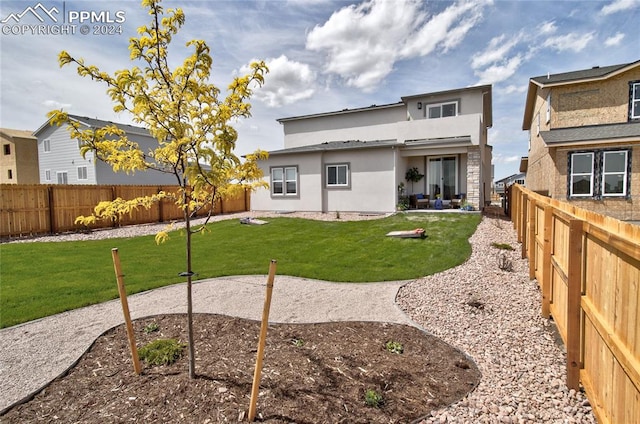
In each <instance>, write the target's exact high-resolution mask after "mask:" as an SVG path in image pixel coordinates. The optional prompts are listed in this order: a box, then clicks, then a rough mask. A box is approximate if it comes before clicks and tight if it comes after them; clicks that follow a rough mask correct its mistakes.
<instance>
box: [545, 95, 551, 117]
mask: <svg viewBox="0 0 640 424" xmlns="http://www.w3.org/2000/svg"><path fill="white" fill-rule="evenodd" d="M549 121H551V91H549V94H547V121H546V123H547V124H548V123H549Z"/></svg>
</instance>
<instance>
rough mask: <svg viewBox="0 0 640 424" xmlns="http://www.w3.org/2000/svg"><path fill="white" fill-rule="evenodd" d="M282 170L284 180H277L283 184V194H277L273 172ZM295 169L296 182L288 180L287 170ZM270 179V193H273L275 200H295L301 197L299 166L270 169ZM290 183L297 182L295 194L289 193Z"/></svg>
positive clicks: (273, 167)
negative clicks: (288, 185) (288, 184)
mask: <svg viewBox="0 0 640 424" xmlns="http://www.w3.org/2000/svg"><path fill="white" fill-rule="evenodd" d="M278 169H279V170H281V171H282V180H277V182H281V183H282V193H275V192H274V186H275V184H274V179H273V172H274V171H275V170H278ZM290 169H293V170H294V171H295V173H296V177H295V180H287V170H290ZM269 179H270V185H269V186H270V190H269V191H270V193H271V197H274V198H285V197H286V198H295V197H299V196H300V189H299V187H300V181H299V180H300V179H299V173H298V166H297V165H286V166H272V167H270V168H269ZM288 182H295V188H296V191H295V193H287V183H288Z"/></svg>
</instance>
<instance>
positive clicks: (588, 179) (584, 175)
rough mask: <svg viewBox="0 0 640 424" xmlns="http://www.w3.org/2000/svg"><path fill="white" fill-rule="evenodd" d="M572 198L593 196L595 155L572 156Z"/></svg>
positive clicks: (575, 154)
mask: <svg viewBox="0 0 640 424" xmlns="http://www.w3.org/2000/svg"><path fill="white" fill-rule="evenodd" d="M570 186H571V196H572V197H589V196H593V153H574V154H572V155H571V185H570Z"/></svg>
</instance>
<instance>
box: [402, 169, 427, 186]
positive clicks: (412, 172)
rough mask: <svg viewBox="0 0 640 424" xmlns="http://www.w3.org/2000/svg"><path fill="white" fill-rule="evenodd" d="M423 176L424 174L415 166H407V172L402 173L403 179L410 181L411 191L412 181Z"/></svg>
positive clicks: (418, 179)
mask: <svg viewBox="0 0 640 424" xmlns="http://www.w3.org/2000/svg"><path fill="white" fill-rule="evenodd" d="M423 177H424V174H421V173H420V171H418V168H416V167H415V166H414V167H413V168H409V170H408V171H407V173H406V174H405V175H404V179H405V180H407V181H411V191H412V192H413V183H417V182H418V181H420V180H421V179H422V178H423Z"/></svg>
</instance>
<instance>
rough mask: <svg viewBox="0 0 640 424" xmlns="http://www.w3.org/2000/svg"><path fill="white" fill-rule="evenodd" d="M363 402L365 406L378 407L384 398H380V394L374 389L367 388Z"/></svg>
mask: <svg viewBox="0 0 640 424" xmlns="http://www.w3.org/2000/svg"><path fill="white" fill-rule="evenodd" d="M364 402H365V403H366V404H367V406H371V407H373V408H380V407H381V406H382V404H383V403H384V399H383V398H382V395H381V394H380V393H378V392H376V391H375V390H373V389H367V391H366V392H364Z"/></svg>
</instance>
